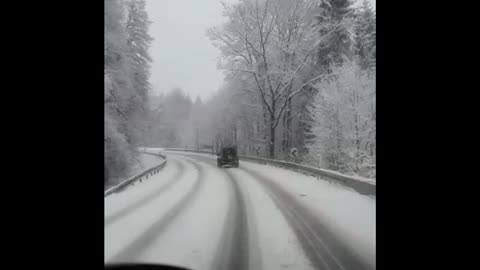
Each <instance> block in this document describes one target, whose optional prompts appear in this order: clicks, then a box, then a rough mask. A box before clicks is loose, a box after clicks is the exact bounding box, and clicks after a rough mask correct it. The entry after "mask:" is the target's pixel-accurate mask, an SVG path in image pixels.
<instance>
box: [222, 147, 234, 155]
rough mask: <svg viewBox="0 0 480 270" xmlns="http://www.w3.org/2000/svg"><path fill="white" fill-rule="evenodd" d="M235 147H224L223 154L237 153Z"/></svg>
mask: <svg viewBox="0 0 480 270" xmlns="http://www.w3.org/2000/svg"><path fill="white" fill-rule="evenodd" d="M235 154H236V153H235V149H231V148H226V149H223V155H235Z"/></svg>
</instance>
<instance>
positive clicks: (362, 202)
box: [240, 161, 376, 267]
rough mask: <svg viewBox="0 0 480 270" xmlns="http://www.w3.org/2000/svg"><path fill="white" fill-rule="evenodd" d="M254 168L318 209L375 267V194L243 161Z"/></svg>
mask: <svg viewBox="0 0 480 270" xmlns="http://www.w3.org/2000/svg"><path fill="white" fill-rule="evenodd" d="M242 167H244V168H247V169H251V170H253V171H255V172H257V173H259V174H261V175H263V176H265V177H267V178H269V179H272V180H274V181H275V182H276V183H278V184H280V185H281V186H282V187H283V188H284V189H285V190H286V191H288V192H290V193H292V194H294V195H295V196H297V197H298V199H299V201H300V202H302V203H303V204H304V205H305V206H306V207H308V208H309V209H310V210H311V211H312V212H313V213H316V214H317V216H318V218H319V220H321V221H322V222H324V224H325V225H327V226H329V227H330V229H331V230H332V231H333V232H334V233H336V234H337V237H339V238H340V239H343V241H345V242H346V243H348V244H349V246H350V247H352V248H353V251H354V252H356V253H357V254H358V255H360V256H361V257H362V258H363V259H364V260H365V261H366V262H368V263H369V264H371V265H372V266H373V267H375V258H376V249H375V209H376V202H375V199H374V198H372V197H368V196H364V195H361V194H359V193H357V192H355V191H354V190H351V189H349V188H346V187H343V186H340V185H336V184H332V183H329V182H327V181H324V180H318V179H317V178H315V177H312V176H306V175H303V174H300V173H296V172H293V171H289V170H286V169H281V168H277V167H273V166H268V165H262V164H256V163H252V162H246V161H241V162H240V168H242Z"/></svg>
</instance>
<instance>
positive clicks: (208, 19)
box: [146, 0, 376, 100]
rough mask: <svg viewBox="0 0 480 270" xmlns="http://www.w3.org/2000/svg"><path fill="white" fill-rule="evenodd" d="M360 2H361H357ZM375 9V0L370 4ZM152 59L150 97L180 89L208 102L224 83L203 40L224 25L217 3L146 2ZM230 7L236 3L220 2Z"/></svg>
mask: <svg viewBox="0 0 480 270" xmlns="http://www.w3.org/2000/svg"><path fill="white" fill-rule="evenodd" d="M360 1H362V0H360ZM369 1H370V2H372V6H373V7H374V8H375V6H376V5H375V0H369ZM146 2H147V7H146V9H147V12H148V14H149V19H150V20H151V21H152V24H151V25H150V29H149V32H150V35H151V36H152V37H153V38H154V39H155V40H154V41H153V42H152V45H151V47H150V55H151V56H152V58H153V63H152V69H151V77H150V82H151V83H152V86H153V93H152V94H155V95H157V94H159V93H160V92H167V91H169V90H171V89H172V88H174V87H179V88H181V89H183V90H184V91H185V92H186V93H188V94H189V95H190V97H191V98H192V99H193V100H195V98H196V97H197V96H200V97H201V98H202V100H205V99H207V98H208V97H210V96H211V94H212V93H213V92H215V91H217V90H218V89H219V88H220V86H221V85H222V83H223V74H222V71H221V70H218V69H217V58H218V57H219V56H220V52H219V51H218V49H216V48H215V47H213V45H212V44H211V42H210V40H209V39H208V38H207V36H206V30H207V29H208V28H209V27H212V26H216V25H219V24H221V23H222V22H224V21H225V19H224V18H223V16H222V11H223V7H222V5H221V1H220V0H146ZM223 2H227V3H232V2H236V0H223Z"/></svg>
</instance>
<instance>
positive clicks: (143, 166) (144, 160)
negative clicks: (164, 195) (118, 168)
mask: <svg viewBox="0 0 480 270" xmlns="http://www.w3.org/2000/svg"><path fill="white" fill-rule="evenodd" d="M162 161H163V158H161V157H158V156H153V155H148V154H139V155H138V162H137V164H135V166H134V168H133V169H132V172H131V176H133V175H136V174H139V173H141V172H143V171H145V170H147V169H149V168H152V167H154V166H157V165H158V164H160V163H161V162H162Z"/></svg>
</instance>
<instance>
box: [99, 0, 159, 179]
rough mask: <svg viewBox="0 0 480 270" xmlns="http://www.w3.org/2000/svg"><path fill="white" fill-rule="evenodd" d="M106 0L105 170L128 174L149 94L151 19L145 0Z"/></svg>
mask: <svg viewBox="0 0 480 270" xmlns="http://www.w3.org/2000/svg"><path fill="white" fill-rule="evenodd" d="M126 3H127V2H125V1H121V0H105V1H104V4H105V13H104V15H105V18H104V21H105V33H104V34H105V43H104V66H105V72H104V76H105V78H104V81H105V85H104V105H105V171H106V175H109V177H110V178H111V179H116V178H121V177H125V176H126V175H127V174H128V173H129V170H130V168H131V166H132V163H133V162H134V158H135V151H134V147H135V146H136V144H137V142H138V139H139V137H140V136H141V134H142V133H143V131H141V130H142V127H141V125H139V123H142V121H143V119H144V117H145V114H144V113H141V112H143V109H144V107H145V104H146V97H147V94H148V88H149V84H148V76H149V72H148V70H149V65H148V61H149V60H148V53H147V50H148V44H149V39H148V34H147V30H148V19H147V17H146V13H145V11H144V2H143V1H128V6H126V5H125V4H126Z"/></svg>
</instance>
